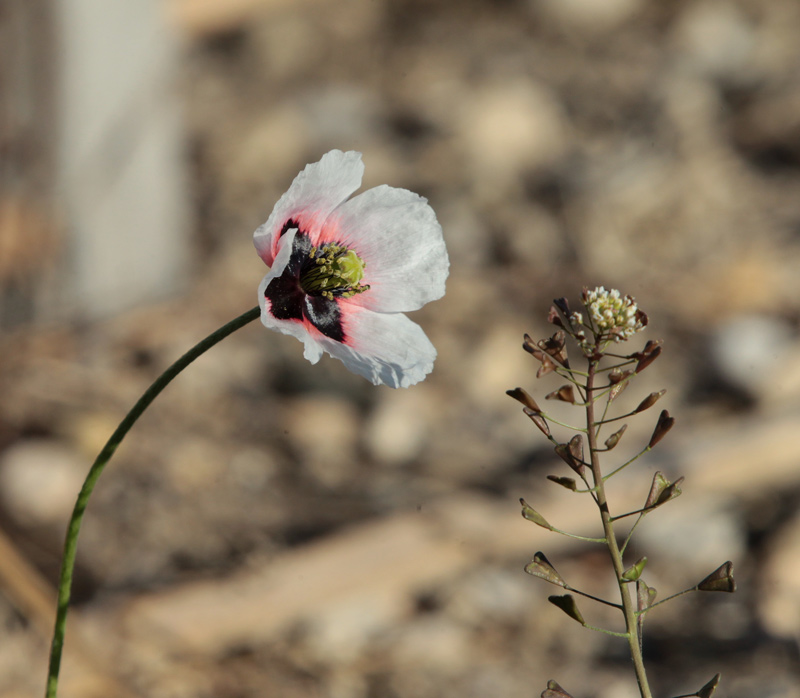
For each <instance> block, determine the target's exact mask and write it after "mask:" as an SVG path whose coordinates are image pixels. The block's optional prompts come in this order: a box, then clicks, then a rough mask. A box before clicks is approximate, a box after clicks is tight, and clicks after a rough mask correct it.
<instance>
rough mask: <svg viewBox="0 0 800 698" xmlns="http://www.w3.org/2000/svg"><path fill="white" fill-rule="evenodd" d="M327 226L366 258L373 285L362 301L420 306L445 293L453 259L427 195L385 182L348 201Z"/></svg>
mask: <svg viewBox="0 0 800 698" xmlns="http://www.w3.org/2000/svg"><path fill="white" fill-rule="evenodd" d="M326 229H327V230H331V231H335V234H336V235H337V237H338V239H339V240H341V242H342V243H344V244H346V245H347V246H348V247H352V249H354V250H355V251H356V254H358V255H359V256H360V257H361V258H362V259H364V261H365V262H366V269H365V271H364V278H363V280H362V283H364V284H369V286H370V290H369V291H367V292H366V293H362V294H360V295H359V296H356V297H355V298H353V302H354V303H355V304H356V305H360V306H363V307H365V308H369V309H371V310H378V311H381V312H404V311H407V310H417V309H419V308H421V307H422V306H423V305H425V303H427V302H429V301H432V300H436V299H437V298H441V297H442V296H443V295H444V286H445V280H446V279H447V275H448V273H449V268H450V261H449V259H448V257H447V250H446V248H445V245H444V238H443V237H442V227H441V226H440V225H439V222H438V221H437V220H436V214H435V213H434V212H433V209H432V208H431V207H430V206H429V205H428V202H427V200H426V199H425V198H423V197H421V196H419V195H418V194H414V193H413V192H410V191H408V190H407V189H396V188H394V187H388V186H385V185H382V186H379V187H375V188H374V189H370V190H368V191H365V192H364V193H363V194H359V195H358V196H356V197H354V198H353V199H351V200H350V201H347V202H345V203H344V204H342V205H341V206H340V207H339V208H337V209H336V211H334V213H333V215H332V216H331V217H330V219H329V221H328V224H327V225H326Z"/></svg>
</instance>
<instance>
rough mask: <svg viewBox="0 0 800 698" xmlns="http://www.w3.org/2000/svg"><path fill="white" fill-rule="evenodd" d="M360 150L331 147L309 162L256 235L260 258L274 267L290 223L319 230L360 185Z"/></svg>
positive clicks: (255, 240)
mask: <svg viewBox="0 0 800 698" xmlns="http://www.w3.org/2000/svg"><path fill="white" fill-rule="evenodd" d="M363 174H364V163H363V162H361V153H358V152H355V151H352V150H351V151H348V152H346V153H343V152H342V151H341V150H331V151H330V152H329V153H326V154H325V155H323V156H322V159H321V160H320V161H319V162H315V163H312V164H310V165H306V167H305V169H304V170H303V171H302V172H301V173H300V174H299V175H297V177H295V178H294V181H293V182H292V185H291V186H290V187H289V190H288V191H287V192H286V193H285V194H284V195H283V196H282V197H281V198H280V200H279V201H278V203H277V204H275V208H273V209H272V213H271V214H270V216H269V218H268V219H267V222H266V223H264V225H262V226H260V227H259V228H258V229H257V230H256V232H255V233H254V234H253V243H254V244H255V246H256V251H257V252H258V255H259V257H261V259H263V260H264V262H265V263H266V264H267V265H268V266H272V265H273V263H274V260H275V256H276V255H277V254H278V242H279V240H280V237H281V234H282V232H284V230H285V225H286V223H287V222H289V221H292V222H293V223H294V224H295V225H291V226H289V227H292V228H295V227H301V228H302V229H303V230H304V231H306V232H312V231H318V230H319V229H320V228H321V227H322V225H323V224H324V222H325V220H326V219H327V217H328V216H329V215H330V213H331V211H333V210H334V209H335V208H336V207H337V206H339V204H341V203H342V202H343V201H345V200H346V199H347V197H348V196H350V194H352V193H353V192H354V191H355V190H356V189H358V188H359V187H360V186H361V177H362V176H363Z"/></svg>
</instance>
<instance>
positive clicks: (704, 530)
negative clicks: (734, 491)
mask: <svg viewBox="0 0 800 698" xmlns="http://www.w3.org/2000/svg"><path fill="white" fill-rule="evenodd" d="M709 467H718V468H720V471H722V469H723V468H724V467H725V464H724V463H719V464H717V465H711V466H709ZM720 477H721V478H722V477H724V473H723V472H720ZM690 486H691V483H689V484H684V486H683V489H684V490H686V489H687V488H688V487H690ZM633 543H634V546H635V550H638V551H642V554H646V555H647V556H648V558H650V561H651V564H652V565H653V567H654V569H658V570H660V572H661V574H662V575H663V576H666V575H667V571H669V578H670V583H671V582H672V581H673V580H675V581H676V583H678V582H680V583H684V584H686V583H688V584H695V583H697V582H699V581H700V580H701V579H703V578H704V577H705V576H706V575H707V574H710V573H711V572H712V571H713V570H714V569H715V568H716V567H717V566H718V565H721V564H722V563H723V562H725V561H726V560H732V561H733V562H734V564H736V563H737V562H738V561H740V560H741V559H742V558H743V557H744V553H745V550H746V541H745V530H744V527H743V524H742V521H741V520H740V518H739V517H738V516H737V513H736V511H735V510H734V509H732V508H731V506H730V505H729V504H728V503H726V502H725V501H724V500H721V499H719V498H717V497H715V496H714V495H713V494H712V493H709V494H708V495H707V496H706V497H705V499H704V500H703V501H702V502H698V501H697V500H696V499H694V500H691V499H684V498H680V497H679V498H678V499H675V500H673V501H670V502H668V503H667V504H665V505H663V506H662V507H660V508H659V509H657V510H656V511H654V512H653V513H652V514H650V515H649V516H648V517H647V518H646V519H645V520H644V521H643V522H642V524H641V525H640V526H639V528H638V529H637V530H636V533H635V534H634V538H633Z"/></svg>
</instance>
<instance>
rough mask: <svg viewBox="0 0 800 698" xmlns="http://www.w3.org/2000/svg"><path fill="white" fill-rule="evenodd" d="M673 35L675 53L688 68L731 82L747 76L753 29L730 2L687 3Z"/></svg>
mask: <svg viewBox="0 0 800 698" xmlns="http://www.w3.org/2000/svg"><path fill="white" fill-rule="evenodd" d="M674 39H675V42H676V51H675V55H676V56H677V57H678V58H679V60H681V61H682V62H683V63H684V64H685V65H686V67H688V68H689V69H690V70H692V71H694V72H697V73H698V74H701V75H704V76H706V77H709V78H712V79H724V80H726V81H732V82H735V83H738V82H741V80H742V79H743V78H746V77H749V73H750V68H751V65H752V60H751V55H752V52H753V49H754V46H755V36H754V31H753V27H752V25H751V23H750V22H749V21H748V19H747V17H746V16H745V15H744V13H743V12H742V11H741V10H739V8H738V7H737V6H736V5H735V4H734V3H732V2H720V1H719V0H711V1H708V2H696V3H692V4H689V5H687V6H686V8H685V9H684V10H683V12H682V14H681V17H680V20H679V21H678V24H677V26H676V28H675V34H674Z"/></svg>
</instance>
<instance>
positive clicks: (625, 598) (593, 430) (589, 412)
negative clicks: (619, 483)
mask: <svg viewBox="0 0 800 698" xmlns="http://www.w3.org/2000/svg"><path fill="white" fill-rule="evenodd" d="M597 363H598V362H597V359H590V361H589V375H588V378H587V379H586V395H587V399H586V402H587V404H586V426H587V427H588V432H587V437H588V441H589V453H590V454H591V468H592V475H593V477H594V483H595V492H596V498H597V506H598V507H599V509H600V516H601V518H602V520H603V532H604V533H605V538H606V545H608V552H609V554H610V555H611V563H612V564H613V566H614V573H615V575H616V577H617V584H618V585H619V593H620V597H621V600H622V613H623V615H624V616H625V628H626V629H627V632H626V633H625V635H624V636H625V637H627V638H628V646H629V647H630V652H631V659H632V660H633V669H634V672H635V673H636V681H637V682H638V684H639V693H640V694H641V696H642V698H652V696H653V694H652V693H651V692H650V685H649V684H648V683H647V674H646V673H645V668H644V659H643V657H642V645H641V640H640V638H639V628H638V625H637V622H636V609H635V608H634V606H633V601H632V600H631V595H630V592H629V591H628V587H629V586H630V585H629V584H627V583H626V582H625V581H624V580H623V579H622V574H623V572H624V571H625V567H624V564H623V561H622V554H621V553H620V550H619V546H618V545H617V539H616V537H615V536H614V525H613V522H612V518H611V514H610V512H609V510H608V500H607V499H606V490H605V481H604V478H603V473H602V471H601V470H600V459H599V457H598V449H597V427H598V424H597V423H596V422H595V419H594V400H593V399H592V398H593V395H594V391H595V387H594V379H595V375H596V374H597Z"/></svg>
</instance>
